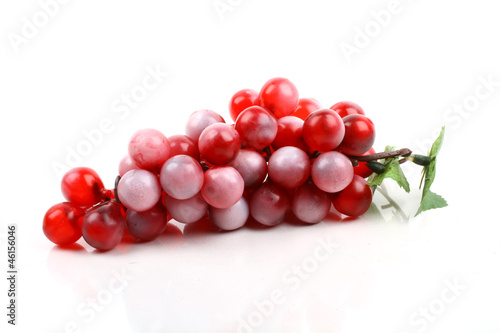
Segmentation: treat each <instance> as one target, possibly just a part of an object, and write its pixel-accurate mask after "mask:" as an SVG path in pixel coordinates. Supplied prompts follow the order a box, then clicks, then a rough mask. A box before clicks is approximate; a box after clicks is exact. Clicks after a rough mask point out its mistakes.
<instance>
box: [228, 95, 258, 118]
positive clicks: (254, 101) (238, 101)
mask: <svg viewBox="0 0 500 333" xmlns="http://www.w3.org/2000/svg"><path fill="white" fill-rule="evenodd" d="M258 99H259V93H258V92H257V91H255V90H253V89H242V90H240V91H238V92H236V93H235V94H234V95H233V97H231V101H230V102H229V114H230V115H231V118H232V119H233V120H234V121H236V118H238V115H239V114H240V113H241V112H242V111H243V110H245V109H246V108H248V107H250V106H254V105H258Z"/></svg>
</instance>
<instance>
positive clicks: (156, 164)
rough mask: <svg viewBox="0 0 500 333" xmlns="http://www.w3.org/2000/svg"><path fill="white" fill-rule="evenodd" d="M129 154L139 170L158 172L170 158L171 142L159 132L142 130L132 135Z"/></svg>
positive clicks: (150, 129)
mask: <svg viewBox="0 0 500 333" xmlns="http://www.w3.org/2000/svg"><path fill="white" fill-rule="evenodd" d="M128 154H129V156H130V159H131V160H132V162H134V164H136V165H137V166H138V167H139V168H141V169H146V170H149V171H155V172H158V171H160V168H161V166H162V165H163V163H165V161H166V160H167V159H168V158H169V157H170V142H169V141H168V139H167V137H166V136H165V135H163V133H161V132H160V131H158V130H155V129H152V128H148V129H142V130H139V131H137V132H135V134H134V135H132V138H131V139H130V142H129V145H128Z"/></svg>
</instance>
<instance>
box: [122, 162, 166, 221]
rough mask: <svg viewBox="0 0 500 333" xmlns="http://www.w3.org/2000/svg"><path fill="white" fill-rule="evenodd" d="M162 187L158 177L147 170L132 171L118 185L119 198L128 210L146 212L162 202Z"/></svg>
mask: <svg viewBox="0 0 500 333" xmlns="http://www.w3.org/2000/svg"><path fill="white" fill-rule="evenodd" d="M160 197H161V186H160V181H159V180H158V177H157V176H156V175H155V174H154V173H152V172H150V171H147V170H141V169H136V170H130V171H129V172H127V173H126V174H124V175H123V177H122V178H121V179H120V182H119V183H118V198H119V199H120V201H121V202H122V204H123V205H124V206H125V207H127V208H128V209H132V210H135V211H136V212H144V211H146V210H149V209H151V208H153V206H154V205H156V203H157V202H158V201H159V200H160Z"/></svg>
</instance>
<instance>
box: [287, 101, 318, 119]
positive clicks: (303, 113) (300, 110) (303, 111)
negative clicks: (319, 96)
mask: <svg viewBox="0 0 500 333" xmlns="http://www.w3.org/2000/svg"><path fill="white" fill-rule="evenodd" d="M322 108H323V107H322V106H321V104H320V103H319V102H318V101H317V100H315V99H314V98H300V99H299V104H298V105H297V108H296V109H295V111H293V113H292V114H291V116H294V117H297V118H300V119H302V120H306V118H307V117H308V116H309V115H310V114H311V113H313V112H314V111H318V110H321V109H322Z"/></svg>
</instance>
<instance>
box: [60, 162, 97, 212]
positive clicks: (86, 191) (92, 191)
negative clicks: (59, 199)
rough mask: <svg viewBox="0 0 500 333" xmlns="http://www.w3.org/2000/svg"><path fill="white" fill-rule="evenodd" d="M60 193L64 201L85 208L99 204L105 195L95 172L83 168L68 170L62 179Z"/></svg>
mask: <svg viewBox="0 0 500 333" xmlns="http://www.w3.org/2000/svg"><path fill="white" fill-rule="evenodd" d="M61 191H62V194H63V196H64V197H65V198H66V200H68V201H69V202H72V203H74V204H75V205H78V206H80V207H85V208H88V207H91V206H93V205H95V204H97V203H99V202H100V201H101V200H103V199H104V196H105V194H106V190H105V189H104V185H103V183H102V180H101V178H100V177H99V175H97V172H95V171H94V170H92V169H90V168H85V167H80V168H73V169H71V170H69V171H68V172H67V173H66V174H65V175H64V176H63V178H62V181H61Z"/></svg>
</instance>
